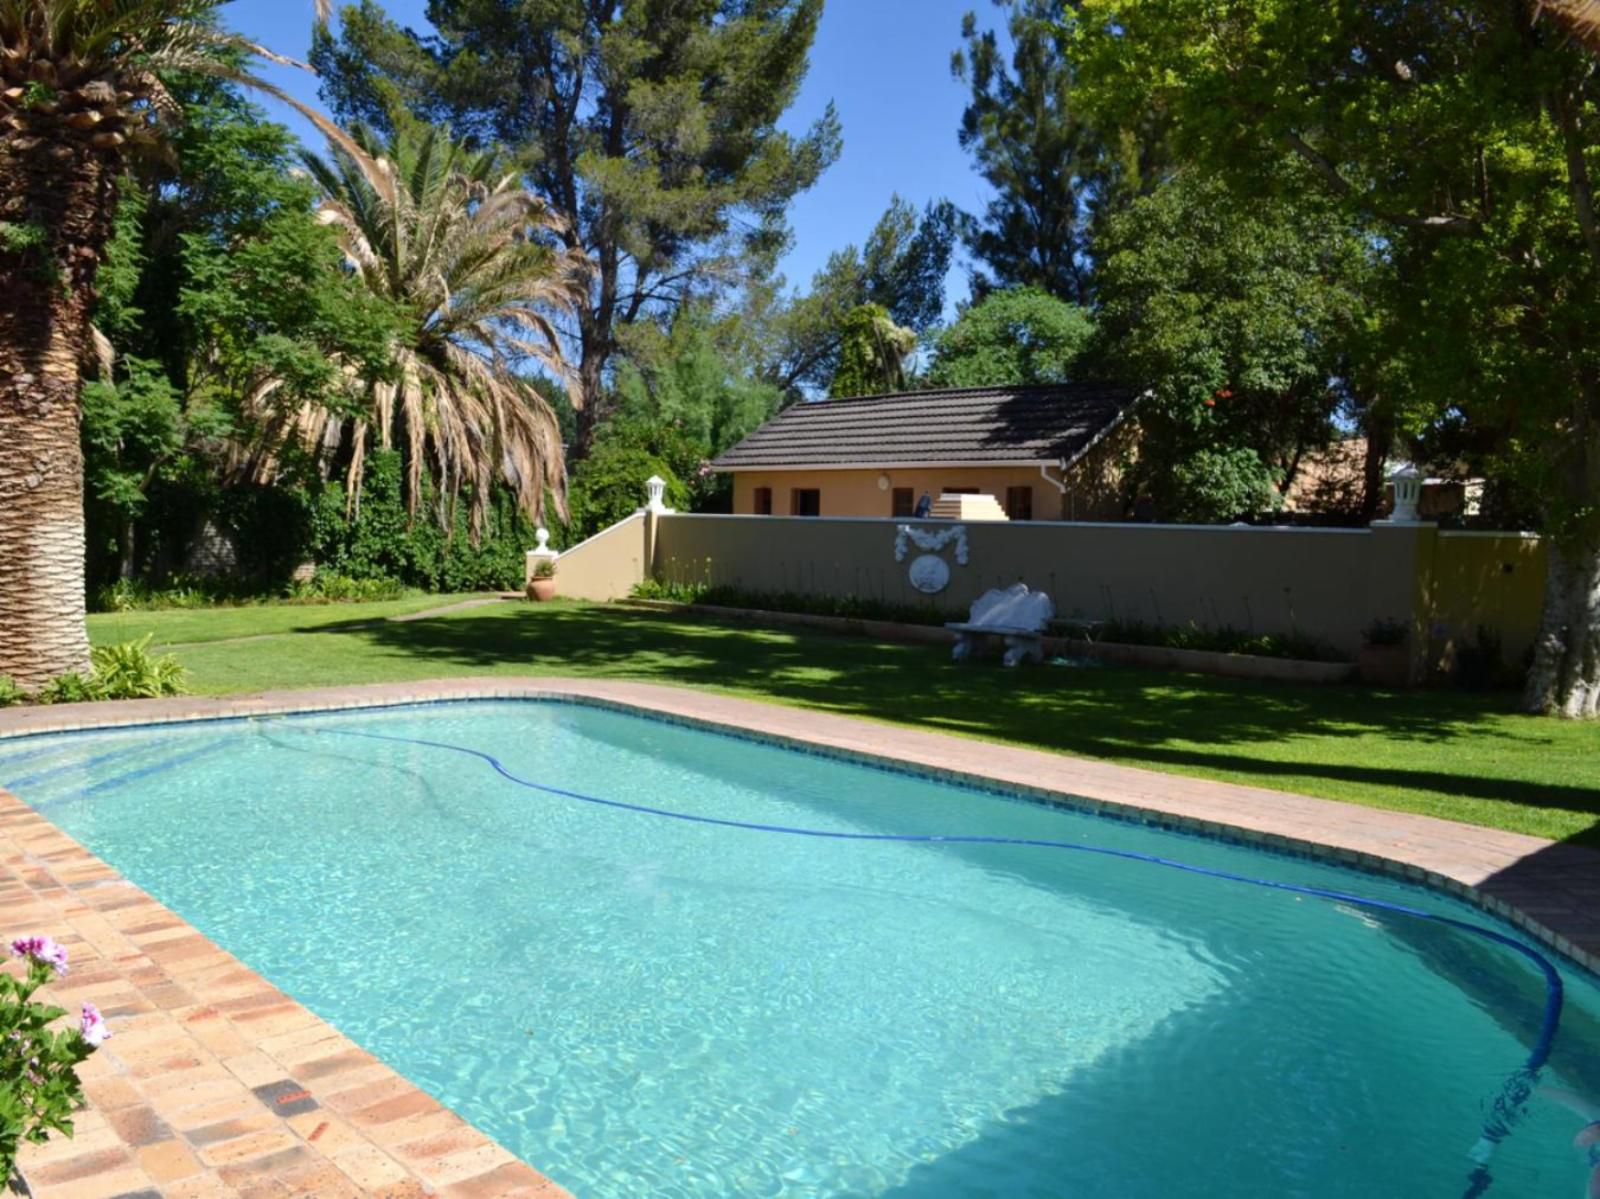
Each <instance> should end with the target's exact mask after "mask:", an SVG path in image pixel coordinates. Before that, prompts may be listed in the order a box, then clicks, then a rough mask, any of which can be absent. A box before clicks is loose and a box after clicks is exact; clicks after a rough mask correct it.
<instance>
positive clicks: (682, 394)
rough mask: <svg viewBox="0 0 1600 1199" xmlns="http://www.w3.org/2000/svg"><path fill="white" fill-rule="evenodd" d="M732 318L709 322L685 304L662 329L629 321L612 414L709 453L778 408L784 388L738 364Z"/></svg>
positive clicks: (703, 313) (698, 308) (702, 312)
mask: <svg viewBox="0 0 1600 1199" xmlns="http://www.w3.org/2000/svg"><path fill="white" fill-rule="evenodd" d="M737 324H738V322H737V318H733V319H725V320H721V321H718V320H715V319H714V318H713V317H712V314H711V312H710V311H709V309H707V308H706V307H704V306H703V305H685V306H683V307H682V308H680V309H679V310H678V312H677V315H676V316H675V317H674V318H673V321H672V325H671V328H670V329H669V330H668V331H667V332H666V333H664V334H663V333H662V331H661V330H660V328H659V327H658V326H656V325H653V324H642V325H639V326H636V327H635V328H634V329H633V330H632V332H631V336H630V338H629V340H628V360H627V361H625V362H624V363H622V365H621V366H620V367H619V369H618V371H617V381H616V390H617V397H618V398H617V402H616V413H615V416H614V418H613V419H615V420H618V421H621V422H624V423H626V424H633V425H671V426H673V427H676V428H678V429H680V430H681V431H682V433H683V436H684V437H685V438H687V439H688V440H689V441H691V442H693V443H695V444H696V445H697V446H699V447H701V451H702V455H703V456H705V457H715V456H716V455H717V454H720V453H722V451H723V450H725V449H727V448H728V447H729V446H731V445H733V444H734V443H735V442H737V441H738V440H740V439H741V438H742V437H744V436H745V435H746V434H748V433H750V432H752V431H753V430H754V429H755V428H756V427H757V426H758V425H760V424H761V423H762V422H763V421H765V420H766V419H767V418H768V417H770V416H772V414H773V413H774V412H776V411H777V410H778V407H779V405H780V403H781V402H782V400H783V393H782V392H781V391H779V389H778V388H777V387H775V386H774V385H772V384H771V383H768V382H766V381H765V380H762V379H758V378H755V377H753V376H752V375H751V374H750V373H749V372H748V371H747V370H745V369H743V368H742V367H741V365H740V363H739V362H738V353H739V352H738V348H737V347H736V346H735V345H733V344H731V343H732V342H734V340H735V339H736V338H737V335H738V330H737V328H736V327H734V326H737Z"/></svg>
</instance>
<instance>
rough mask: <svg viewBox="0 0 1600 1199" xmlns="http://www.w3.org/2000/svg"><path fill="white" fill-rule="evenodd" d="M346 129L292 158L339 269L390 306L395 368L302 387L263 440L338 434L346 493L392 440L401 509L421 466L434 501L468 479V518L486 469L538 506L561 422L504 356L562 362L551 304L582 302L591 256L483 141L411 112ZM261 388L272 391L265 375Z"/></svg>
mask: <svg viewBox="0 0 1600 1199" xmlns="http://www.w3.org/2000/svg"><path fill="white" fill-rule="evenodd" d="M352 141H353V144H351V145H350V146H349V148H341V147H335V150H334V153H333V159H332V161H331V162H330V161H324V160H323V159H321V158H318V157H316V156H315V155H310V154H308V155H306V156H305V162H306V165H307V166H308V167H309V168H310V170H311V174H312V176H313V177H314V178H315V179H316V181H317V182H318V183H319V184H320V185H321V186H322V189H323V193H324V195H323V200H322V203H321V205H320V206H319V208H318V214H319V216H320V217H321V219H322V220H323V221H324V222H326V223H327V224H328V225H330V226H331V227H332V228H333V229H334V230H335V232H336V234H337V237H338V243H339V247H340V249H341V250H342V251H343V253H344V257H345V260H346V262H347V263H348V264H349V266H350V269H351V270H352V271H353V272H354V274H355V276H356V278H357V279H358V280H359V281H360V282H361V284H362V285H363V286H364V287H365V288H367V289H368V290H369V291H371V292H372V293H373V294H374V295H375V296H378V297H380V298H381V299H383V300H384V301H386V302H387V303H388V304H390V305H392V306H393V307H394V308H395V309H397V310H398V311H399V312H401V313H403V320H404V329H403V331H402V335H401V337H400V338H399V340H398V342H397V344H396V346H395V349H394V356H395V359H396V362H395V370H394V372H393V374H392V376H391V377H388V378H380V379H373V380H369V381H365V382H363V383H362V385H361V389H360V392H359V395H358V405H357V407H356V409H355V411H354V412H353V413H352V412H347V411H343V410H341V409H339V408H334V407H330V406H328V405H326V404H322V403H307V404H303V405H301V406H300V407H299V408H297V409H295V410H293V411H292V412H290V413H287V414H285V415H286V419H285V420H284V421H283V422H282V423H280V425H279V426H278V427H277V428H276V429H274V430H272V431H271V432H269V435H268V439H267V444H268V445H269V446H271V445H272V444H274V443H275V442H276V441H279V440H282V439H283V438H285V437H290V436H292V437H294V438H297V439H298V440H300V441H301V442H302V443H303V444H306V445H309V446H312V447H334V446H339V445H340V444H341V443H342V442H343V441H344V440H345V439H346V435H347V437H348V442H349V446H350V454H349V464H348V467H347V471H346V479H347V482H346V488H347V494H348V495H350V497H351V498H352V500H358V498H359V495H360V487H361V478H362V473H363V472H362V467H363V465H364V462H365V458H366V453H367V450H368V448H369V446H370V445H371V444H372V443H373V441H374V440H375V441H376V442H377V445H378V446H380V447H382V448H384V449H388V448H390V446H391V445H394V444H398V445H399V446H401V447H402V448H403V451H404V455H405V462H406V468H407V478H406V483H407V488H406V491H407V501H408V503H409V504H410V506H411V508H412V509H413V511H414V510H415V508H416V505H417V503H418V502H419V500H420V499H421V497H422V495H423V493H424V488H423V479H424V477H425V476H429V477H431V480H432V482H434V483H435V484H437V487H438V490H439V493H440V494H441V496H443V497H444V498H445V499H446V500H447V501H451V502H453V501H454V500H455V499H456V498H457V497H458V496H459V495H460V493H461V492H462V491H463V490H465V491H466V492H467V495H468V499H469V501H470V504H471V514H472V529H473V532H474V534H476V533H477V532H478V531H479V530H480V529H481V527H482V522H483V518H484V517H485V515H486V514H487V511H488V504H489V500H490V496H491V492H492V489H493V485H494V483H495V482H496V481H497V480H499V481H503V482H504V483H505V484H506V485H507V486H509V487H510V488H512V490H513V491H514V492H515V493H516V497H517V501H518V503H519V505H520V506H521V508H522V509H523V511H524V512H526V513H528V515H530V516H532V517H535V518H537V517H538V516H539V515H540V514H541V512H542V509H543V505H544V500H545V496H546V495H547V494H549V493H552V492H553V493H554V494H556V495H557V496H559V495H560V494H561V491H562V486H563V482H564V478H565V476H564V467H563V456H562V452H561V436H560V428H559V425H558V423H557V420H556V416H555V414H554V412H552V411H551V409H550V406H549V405H548V404H546V403H545V401H544V399H543V397H542V396H540V395H539V393H538V392H537V391H536V390H535V389H534V388H533V387H532V386H530V385H529V384H528V383H527V381H526V380H525V379H524V378H523V377H522V376H521V374H519V373H518V371H517V369H516V366H517V364H518V363H519V362H522V361H524V360H530V359H531V360H532V361H534V362H537V363H539V364H540V365H542V366H544V367H546V368H547V369H549V370H550V371H552V372H555V373H557V374H561V373H565V372H566V370H567V367H566V363H565V361H564V359H563V358H562V353H561V345H560V340H559V338H558V336H557V333H556V330H555V327H554V325H553V324H552V319H553V317H554V316H555V315H556V314H558V313H560V312H562V311H571V310H572V309H574V308H576V307H578V306H579V305H581V303H582V299H583V295H584V292H585V290H586V286H587V283H588V278H589V273H590V263H589V261H588V259H587V257H586V256H585V255H584V254H583V252H582V251H581V250H576V249H568V248H565V247H564V246H562V245H561V244H560V241H561V235H562V234H563V233H564V232H565V224H564V222H562V221H561V220H560V218H558V217H556V216H554V214H553V213H552V212H551V211H550V209H549V208H548V207H547V206H546V205H545V203H544V202H543V201H542V200H540V199H539V198H538V197H536V196H534V195H533V194H532V193H530V192H528V191H527V190H525V189H524V188H523V187H522V184H521V181H520V179H519V176H518V172H517V171H516V170H514V169H507V167H506V165H505V164H504V163H503V162H502V160H501V157H500V155H499V153H497V152H496V151H494V150H482V151H470V150H468V149H467V148H466V147H465V146H463V145H462V144H461V143H460V142H457V141H454V140H452V139H451V137H450V134H449V131H448V130H442V129H440V128H438V127H436V126H432V125H423V124H421V123H419V122H417V121H416V120H415V119H414V118H411V117H401V118H400V119H399V120H398V121H397V122H396V126H395V129H394V131H393V132H392V133H391V134H390V135H389V136H388V137H387V138H385V139H382V140H380V139H379V137H378V135H377V134H375V133H373V132H372V131H371V130H370V129H367V128H366V127H365V126H357V127H356V129H355V130H354V131H353V138H352ZM551 241H554V242H556V243H557V244H556V245H554V246H552V245H551V244H549V243H550V242H551ZM261 403H262V404H263V406H265V407H266V408H267V409H268V411H269V412H270V411H273V410H274V409H275V408H278V407H279V406H277V405H275V404H274V402H273V400H272V397H271V394H270V385H269V386H268V387H265V388H263V389H262V394H261ZM279 410H281V408H280V409H279ZM347 427H348V428H347ZM443 515H445V519H444V523H445V525H446V527H449V526H450V525H451V524H453V519H452V518H451V517H450V516H449V515H448V514H443Z"/></svg>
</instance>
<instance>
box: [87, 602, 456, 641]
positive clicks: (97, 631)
mask: <svg viewBox="0 0 1600 1199" xmlns="http://www.w3.org/2000/svg"><path fill="white" fill-rule="evenodd" d="M473 598H474V596H472V595H408V596H405V597H404V598H402V599H397V600H379V601H377V602H375V603H367V604H252V605H249V606H246V607H239V608H172V609H169V610H166V611H161V612H98V613H95V614H94V615H93V616H91V617H89V639H90V640H91V641H93V642H94V644H96V645H108V644H112V643H114V642H118V641H132V640H134V639H135V638H137V637H143V636H144V635H145V634H146V633H149V634H150V635H151V636H152V637H153V638H154V639H155V643H156V644H157V645H181V644H185V643H188V642H194V641H222V640H225V639H227V638H231V637H259V636H263V635H265V634H273V633H296V632H301V631H304V630H306V629H317V628H328V627H329V626H337V625H344V624H352V623H355V622H357V621H364V620H382V619H383V618H384V617H388V616H403V615H405V614H406V613H408V612H423V611H426V610H427V609H429V608H442V607H444V606H445V605H446V604H453V603H457V602H459V601H461V600H465V599H473Z"/></svg>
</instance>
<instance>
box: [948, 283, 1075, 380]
mask: <svg viewBox="0 0 1600 1199" xmlns="http://www.w3.org/2000/svg"><path fill="white" fill-rule="evenodd" d="M1093 332H1094V325H1093V323H1092V321H1091V320H1090V317H1089V314H1088V312H1087V311H1085V310H1084V309H1082V308H1080V307H1078V306H1077V305H1076V304H1069V303H1067V302H1066V301H1065V300H1058V299H1057V298H1056V297H1055V296H1052V295H1049V294H1048V293H1046V292H1043V291H1040V290H1039V289H1038V288H1036V287H1015V288H1008V289H1006V290H1004V291H992V292H990V293H989V294H988V295H986V296H984V297H983V298H982V299H981V300H978V301H976V302H975V303H973V304H971V305H969V306H968V307H967V309H966V310H965V311H964V312H962V314H961V315H960V316H959V317H958V318H957V319H956V321H955V323H954V324H952V325H951V326H950V327H949V328H948V329H941V330H940V331H939V332H938V333H937V334H936V335H935V336H934V338H933V361H932V362H931V363H929V365H928V373H927V374H926V375H925V376H924V377H923V380H922V381H923V383H924V384H926V385H927V386H929V387H993V386H997V385H1004V384H1010V385H1012V386H1028V385H1030V384H1035V383H1065V382H1066V381H1067V380H1068V379H1070V378H1071V377H1072V376H1073V373H1074V367H1075V366H1076V365H1077V362H1078V359H1079V356H1080V355H1081V354H1082V353H1083V352H1084V350H1085V349H1087V348H1088V345H1089V339H1090V336H1091V335H1092V334H1093Z"/></svg>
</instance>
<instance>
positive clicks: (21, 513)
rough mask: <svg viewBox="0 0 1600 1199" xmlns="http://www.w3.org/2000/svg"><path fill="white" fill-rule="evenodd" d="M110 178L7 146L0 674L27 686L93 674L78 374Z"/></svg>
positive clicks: (1, 204)
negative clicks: (87, 623)
mask: <svg viewBox="0 0 1600 1199" xmlns="http://www.w3.org/2000/svg"><path fill="white" fill-rule="evenodd" d="M30 143H32V144H30ZM110 180H111V175H110V173H109V172H108V171H107V170H106V169H105V162H104V160H103V157H102V155H101V154H100V153H97V152H94V151H90V150H89V149H88V148H87V147H85V146H81V145H76V146H74V145H63V144H61V143H60V142H56V141H54V140H53V139H52V140H41V139H37V138H28V137H20V138H19V137H12V138H6V139H0V295H3V296H4V297H5V302H4V303H3V304H0V674H6V675H10V676H11V677H12V678H13V679H15V680H16V681H17V682H19V683H21V684H22V685H23V686H26V687H35V686H38V685H39V684H41V683H44V682H47V681H48V680H50V679H52V678H54V677H56V676H58V675H62V674H66V673H68V672H72V671H77V672H84V671H87V670H88V669H89V641H88V634H87V631H86V629H85V627H84V561H83V554H84V529H83V454H82V449H81V447H80V444H79V440H78V425H79V420H80V418H81V414H82V405H81V394H80V384H81V379H80V371H81V367H82V364H83V362H84V360H85V356H86V350H87V348H88V336H89V325H88V314H89V307H90V304H91V303H92V299H93V295H94V291H93V288H94V274H95V270H96V268H97V266H98V265H99V257H100V251H101V249H102V248H103V247H104V245H105V242H106V239H107V237H108V236H109V234H110V214H111V203H112V202H113V199H114V195H113V194H112V192H113V189H112V188H111V187H110V186H109V184H110Z"/></svg>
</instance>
